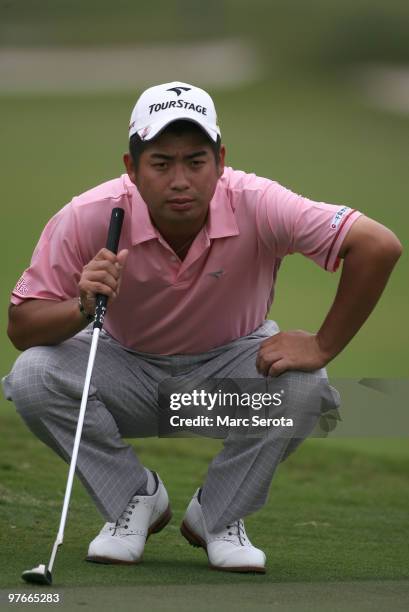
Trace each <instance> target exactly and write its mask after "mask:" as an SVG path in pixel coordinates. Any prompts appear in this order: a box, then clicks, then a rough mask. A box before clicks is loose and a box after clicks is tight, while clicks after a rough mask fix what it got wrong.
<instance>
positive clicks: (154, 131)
mask: <svg viewBox="0 0 409 612" xmlns="http://www.w3.org/2000/svg"><path fill="white" fill-rule="evenodd" d="M175 121H190V122H191V123H194V124H196V125H197V126H198V127H200V128H201V129H202V130H203V131H204V132H205V133H206V134H207V135H208V136H210V138H211V139H212V140H213V141H214V142H217V138H218V137H219V136H220V132H219V131H218V130H216V129H214V127H212V126H210V125H209V124H207V123H205V122H200V121H196V120H195V119H192V118H191V117H185V116H184V117H172V118H169V119H167V120H166V121H157V122H156V123H151V124H150V126H149V131H148V133H147V134H146V136H145V137H144V138H143V137H142V136H141V135H140V132H142V133H143V131H144V130H143V129H142V130H138V134H139V136H140V138H141V140H143V141H144V142H147V141H149V140H153V139H154V138H156V137H157V136H159V134H160V133H161V132H163V130H164V129H165V128H166V127H168V125H170V124H171V123H174V122H175ZM145 129H147V128H145ZM134 133H136V132H134Z"/></svg>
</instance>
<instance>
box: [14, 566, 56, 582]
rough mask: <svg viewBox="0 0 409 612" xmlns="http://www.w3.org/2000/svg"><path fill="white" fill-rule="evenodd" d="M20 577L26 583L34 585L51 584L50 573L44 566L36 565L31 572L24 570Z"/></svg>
mask: <svg viewBox="0 0 409 612" xmlns="http://www.w3.org/2000/svg"><path fill="white" fill-rule="evenodd" d="M21 577H22V579H23V580H25V581H26V582H31V583H34V584H52V581H53V578H52V576H51V572H50V571H49V570H48V567H47V566H46V565H38V566H37V567H33V569H31V570H26V571H25V572H23V573H22V574H21Z"/></svg>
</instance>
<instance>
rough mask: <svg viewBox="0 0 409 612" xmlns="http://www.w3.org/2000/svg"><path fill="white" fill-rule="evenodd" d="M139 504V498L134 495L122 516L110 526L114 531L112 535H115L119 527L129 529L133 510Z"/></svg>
mask: <svg viewBox="0 0 409 612" xmlns="http://www.w3.org/2000/svg"><path fill="white" fill-rule="evenodd" d="M137 504H139V499H137V498H136V497H133V498H132V499H131V500H130V501H129V503H128V505H127V506H126V508H125V510H124V511H123V512H122V514H121V516H120V517H119V518H118V519H117V521H116V522H115V523H112V526H111V527H109V531H113V534H112V535H115V532H116V530H117V529H129V525H128V523H129V521H130V520H131V519H130V517H131V515H132V514H133V511H134V510H135V508H136V505H137Z"/></svg>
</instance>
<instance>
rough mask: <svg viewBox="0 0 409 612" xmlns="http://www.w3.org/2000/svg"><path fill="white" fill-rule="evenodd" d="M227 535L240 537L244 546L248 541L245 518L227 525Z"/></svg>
mask: <svg viewBox="0 0 409 612" xmlns="http://www.w3.org/2000/svg"><path fill="white" fill-rule="evenodd" d="M226 530H228V531H227V535H229V536H235V537H237V538H238V539H239V542H240V544H241V545H242V546H244V545H245V544H246V543H247V536H246V530H245V529H244V523H243V519H239V520H238V521H235V522H234V523H230V525H226Z"/></svg>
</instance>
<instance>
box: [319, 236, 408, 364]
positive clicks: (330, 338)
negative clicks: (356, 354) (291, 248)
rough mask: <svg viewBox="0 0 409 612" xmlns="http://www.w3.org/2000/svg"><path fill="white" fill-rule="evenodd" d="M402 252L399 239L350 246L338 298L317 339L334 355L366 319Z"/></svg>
mask: <svg viewBox="0 0 409 612" xmlns="http://www.w3.org/2000/svg"><path fill="white" fill-rule="evenodd" d="M400 254H401V246H400V243H399V241H397V240H396V241H393V240H390V241H389V242H382V241H380V242H377V241H376V240H373V242H371V243H369V244H363V245H357V246H354V247H353V248H351V249H350V250H349V251H348V252H347V253H346V254H345V258H344V263H343V268H342V274H341V279H340V282H339V285H338V290H337V294H336V296H335V300H334V302H333V304H332V306H331V309H330V310H329V312H328V315H327V316H326V318H325V321H324V323H323V324H322V326H321V328H320V330H319V332H318V334H317V341H318V344H319V346H320V348H321V350H322V351H323V352H324V354H326V355H327V356H328V361H330V360H331V359H333V358H334V357H335V356H336V355H337V354H338V353H339V352H340V351H342V349H343V348H344V347H345V346H346V345H347V344H348V342H349V341H350V340H351V339H352V338H353V336H354V335H355V334H356V333H357V331H358V330H359V329H360V327H361V326H362V325H363V323H364V322H365V321H366V319H367V318H368V316H369V315H370V313H371V312H372V310H373V309H374V307H375V305H376V303H377V301H378V300H379V298H380V296H381V294H382V291H383V289H384V287H385V285H386V283H387V281H388V278H389V276H390V274H391V272H392V270H393V267H394V265H395V264H396V262H397V260H398V259H399V256H400Z"/></svg>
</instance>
